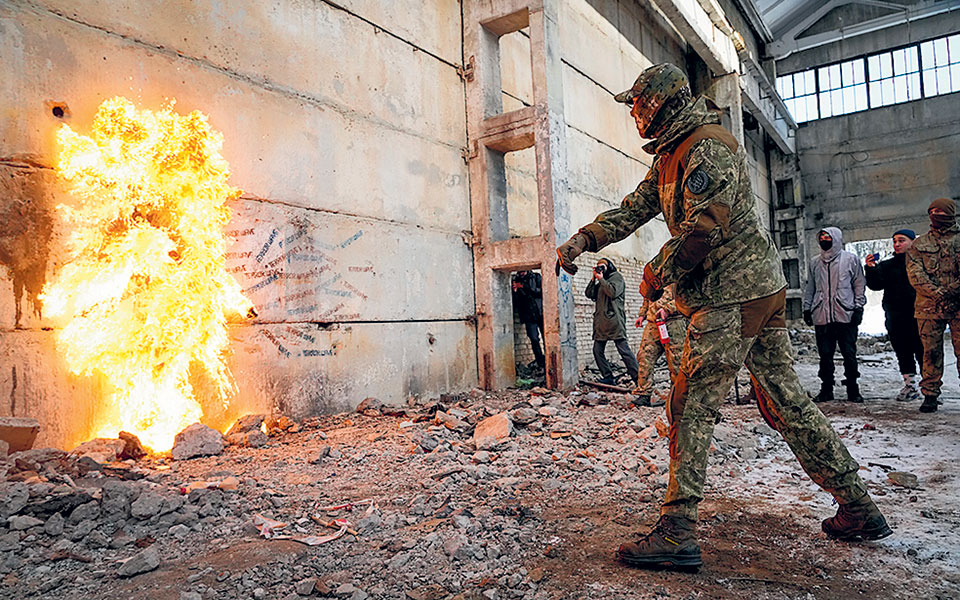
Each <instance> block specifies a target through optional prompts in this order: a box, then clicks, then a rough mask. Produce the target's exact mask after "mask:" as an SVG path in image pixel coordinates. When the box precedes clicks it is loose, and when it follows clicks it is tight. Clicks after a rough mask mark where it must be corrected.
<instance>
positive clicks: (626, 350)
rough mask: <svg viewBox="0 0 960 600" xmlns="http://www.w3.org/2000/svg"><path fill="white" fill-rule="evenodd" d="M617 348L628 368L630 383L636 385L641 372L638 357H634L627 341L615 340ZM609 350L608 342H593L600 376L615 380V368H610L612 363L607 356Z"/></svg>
mask: <svg viewBox="0 0 960 600" xmlns="http://www.w3.org/2000/svg"><path fill="white" fill-rule="evenodd" d="M613 343H614V344H616V346H617V352H619V353H620V358H621V359H623V366H625V367H626V368H627V374H628V375H629V376H630V381H632V382H634V383H636V381H637V373H638V372H639V371H640V365H639V363H637V357H636V356H634V355H633V350H631V349H630V344H628V343H627V339H626V338H623V339H619V340H614V342H613ZM606 349H607V340H594V341H593V359H594V360H596V361H597V367H598V368H599V369H600V375H602V376H603V377H604V379H606V378H610V379H612V378H613V367H611V366H610V361H608V360H607V356H606Z"/></svg>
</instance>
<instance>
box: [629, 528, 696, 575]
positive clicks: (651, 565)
mask: <svg viewBox="0 0 960 600" xmlns="http://www.w3.org/2000/svg"><path fill="white" fill-rule="evenodd" d="M617 558H618V559H619V560H620V562H622V563H624V564H625V565H629V566H631V567H642V568H645V569H661V568H663V569H683V570H691V571H696V570H697V569H699V568H700V565H702V564H703V561H702V560H700V545H699V544H697V522H696V521H691V520H690V519H687V518H686V517H675V516H672V515H661V516H660V520H659V521H657V524H656V525H655V526H654V528H653V530H652V531H650V533H648V534H647V535H645V536H643V537H641V538H640V539H639V540H637V541H635V542H625V543H623V544H620V547H619V548H617Z"/></svg>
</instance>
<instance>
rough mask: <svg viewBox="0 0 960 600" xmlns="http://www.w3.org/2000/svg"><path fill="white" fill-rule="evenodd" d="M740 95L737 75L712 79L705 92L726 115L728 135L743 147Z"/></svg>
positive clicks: (741, 102) (729, 74) (730, 74)
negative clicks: (730, 134)
mask: <svg viewBox="0 0 960 600" xmlns="http://www.w3.org/2000/svg"><path fill="white" fill-rule="evenodd" d="M740 93H741V92H740V75H739V74H737V73H727V74H726V75H720V76H719V77H714V78H713V83H712V84H711V85H710V88H709V89H708V90H707V95H708V96H710V97H711V98H713V100H714V102H716V103H717V105H718V106H720V108H723V109H725V110H726V112H727V113H728V115H729V117H730V122H729V123H724V125H725V126H727V127H729V129H730V133H732V134H733V136H734V137H735V138H737V141H738V142H740V144H741V145H743V101H742V98H741V97H740Z"/></svg>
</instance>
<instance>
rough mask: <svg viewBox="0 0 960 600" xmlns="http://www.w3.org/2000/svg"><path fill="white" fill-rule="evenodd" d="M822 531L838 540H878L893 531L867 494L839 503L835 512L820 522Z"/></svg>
mask: <svg viewBox="0 0 960 600" xmlns="http://www.w3.org/2000/svg"><path fill="white" fill-rule="evenodd" d="M820 527H821V528H822V529H823V532H824V533H825V534H827V535H828V536H830V537H832V538H835V539H838V540H848V541H852V540H879V539H880V538H885V537H887V536H888V535H890V534H891V533H893V531H892V530H891V529H890V527H889V526H888V525H887V520H886V519H884V518H883V515H882V514H880V509H879V508H877V505H876V504H874V503H873V500H872V499H871V498H870V496H869V495H866V496H864V497H863V498H860V499H859V500H856V501H854V502H851V503H849V504H841V505H840V507H839V508H837V514H836V515H835V516H833V517H830V518H829V519H824V520H823V523H821V524H820Z"/></svg>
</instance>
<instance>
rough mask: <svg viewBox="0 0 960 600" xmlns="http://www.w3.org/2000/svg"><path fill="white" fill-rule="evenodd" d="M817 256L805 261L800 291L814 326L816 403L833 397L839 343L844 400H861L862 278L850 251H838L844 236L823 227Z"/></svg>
mask: <svg viewBox="0 0 960 600" xmlns="http://www.w3.org/2000/svg"><path fill="white" fill-rule="evenodd" d="M817 242H818V243H819V245H820V257H819V258H818V259H814V260H813V261H811V263H810V275H809V276H808V277H807V287H806V289H805V290H804V294H803V320H804V322H805V323H806V324H807V325H813V326H814V332H815V333H816V338H817V353H818V354H819V355H820V370H819V372H818V373H817V374H818V375H819V376H820V393H819V394H817V397H816V398H815V399H814V400H815V401H816V402H827V401H830V400H833V383H834V375H833V374H834V370H835V369H834V365H833V354H834V352H836V350H837V346H838V345H839V347H840V355H841V356H843V373H844V377H845V379H844V381H843V383H844V384H845V385H846V387H847V400H848V401H850V402H863V396H861V395H860V385H859V384H858V383H857V379H858V378H859V377H860V372H859V371H858V370H857V327H859V325H860V322H861V321H862V320H863V307H864V305H866V303H867V296H866V293H865V288H866V278H865V277H864V274H863V267H862V266H861V265H860V260H859V259H858V258H857V257H856V255H855V254H853V253H851V252H846V251H845V250H844V249H843V234H842V233H841V232H840V230H839V229H837V228H836V227H826V228H824V229H821V230H820V232H819V233H818V234H817Z"/></svg>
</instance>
